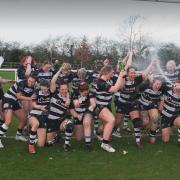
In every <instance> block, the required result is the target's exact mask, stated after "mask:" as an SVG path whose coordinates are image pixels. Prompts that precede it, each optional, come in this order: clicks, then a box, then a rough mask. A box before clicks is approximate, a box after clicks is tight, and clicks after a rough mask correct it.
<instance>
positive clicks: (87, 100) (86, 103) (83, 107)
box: [72, 92, 93, 114]
mask: <svg viewBox="0 0 180 180" xmlns="http://www.w3.org/2000/svg"><path fill="white" fill-rule="evenodd" d="M80 98H82V103H81V105H80V107H74V110H75V111H76V112H77V113H80V114H83V113H85V112H86V111H87V110H88V107H89V105H90V98H93V96H92V94H91V93H88V95H87V96H83V97H82V96H81V95H80V94H79V93H77V92H74V93H73V94H72V100H78V99H80Z"/></svg>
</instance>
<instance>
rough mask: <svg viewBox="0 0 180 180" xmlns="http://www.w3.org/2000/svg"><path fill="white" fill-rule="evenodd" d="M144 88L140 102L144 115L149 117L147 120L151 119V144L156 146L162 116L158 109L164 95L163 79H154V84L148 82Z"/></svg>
mask: <svg viewBox="0 0 180 180" xmlns="http://www.w3.org/2000/svg"><path fill="white" fill-rule="evenodd" d="M141 88H142V87H141ZM143 88H145V90H144V91H143V92H142V93H141V97H140V99H139V102H140V107H141V110H142V115H144V116H148V117H149V118H146V119H149V120H150V121H151V126H150V132H149V143H150V144H154V143H155V141H156V130H157V126H158V120H159V116H160V115H159V109H158V107H159V103H160V100H161V95H162V91H161V88H162V79H161V78H160V77H156V78H154V79H153V81H152V83H150V81H147V83H146V84H144V87H143ZM144 111H145V112H144ZM146 111H147V113H146ZM143 119H144V118H143ZM145 123H148V122H145ZM145 123H144V124H145Z"/></svg>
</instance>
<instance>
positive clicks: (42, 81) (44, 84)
mask: <svg viewBox="0 0 180 180" xmlns="http://www.w3.org/2000/svg"><path fill="white" fill-rule="evenodd" d="M40 86H45V87H48V88H49V86H50V83H49V81H48V80H46V79H42V80H41V82H40Z"/></svg>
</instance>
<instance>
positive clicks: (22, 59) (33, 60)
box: [20, 55, 36, 65]
mask: <svg viewBox="0 0 180 180" xmlns="http://www.w3.org/2000/svg"><path fill="white" fill-rule="evenodd" d="M29 56H31V55H26V56H23V57H22V58H21V59H20V65H23V64H24V62H25V61H26V59H27V58H28V57H29ZM31 57H32V56H31ZM35 62H36V61H35V59H34V58H33V57H32V62H31V64H35Z"/></svg>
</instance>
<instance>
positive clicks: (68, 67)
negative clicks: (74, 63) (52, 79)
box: [61, 63, 71, 71]
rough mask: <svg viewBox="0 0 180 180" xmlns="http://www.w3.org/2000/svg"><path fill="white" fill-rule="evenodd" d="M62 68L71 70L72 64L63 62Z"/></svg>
mask: <svg viewBox="0 0 180 180" xmlns="http://www.w3.org/2000/svg"><path fill="white" fill-rule="evenodd" d="M61 68H62V69H63V70H68V71H69V70H71V64H69V63H63V64H62V66H61Z"/></svg>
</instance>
